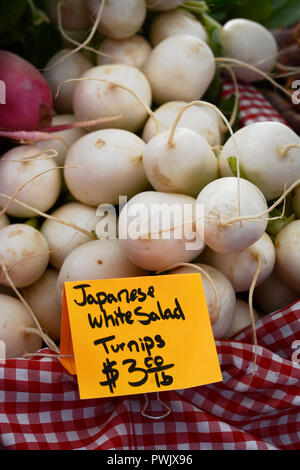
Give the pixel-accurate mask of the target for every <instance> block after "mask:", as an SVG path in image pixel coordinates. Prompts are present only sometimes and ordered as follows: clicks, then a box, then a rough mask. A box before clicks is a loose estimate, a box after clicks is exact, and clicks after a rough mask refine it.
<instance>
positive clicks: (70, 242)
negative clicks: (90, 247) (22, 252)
mask: <svg viewBox="0 0 300 470" xmlns="http://www.w3.org/2000/svg"><path fill="white" fill-rule="evenodd" d="M51 215H52V216H53V217H55V218H57V219H59V220H64V221H66V222H72V223H74V224H75V225H77V226H79V227H81V228H83V229H86V230H92V229H94V230H95V228H96V221H95V217H96V209H95V208H93V207H89V206H86V205H84V204H80V203H78V202H70V203H69V204H65V205H63V206H61V207H59V208H58V209H56V210H55V211H54V212H52V214H51ZM41 233H42V234H43V235H44V237H45V238H46V240H47V242H48V245H49V248H50V250H51V252H50V263H51V265H52V266H53V267H54V268H56V269H60V268H61V266H62V263H63V262H64V260H65V258H66V257H67V256H68V254H69V253H71V251H73V250H74V249H75V248H77V247H78V246H80V245H82V244H83V243H87V242H89V241H90V239H89V238H87V237H86V236H84V235H83V234H82V233H79V232H78V231H76V230H75V229H74V228H72V227H67V226H66V225H62V224H60V223H59V222H56V221H55V220H46V221H45V222H44V223H43V225H42V227H41Z"/></svg>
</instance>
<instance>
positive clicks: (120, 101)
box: [73, 64, 152, 132]
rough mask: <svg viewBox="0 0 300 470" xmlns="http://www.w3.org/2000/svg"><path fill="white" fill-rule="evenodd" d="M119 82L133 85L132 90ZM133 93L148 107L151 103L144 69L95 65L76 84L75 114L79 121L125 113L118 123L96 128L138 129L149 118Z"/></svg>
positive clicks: (122, 65) (149, 89)
mask: <svg viewBox="0 0 300 470" xmlns="http://www.w3.org/2000/svg"><path fill="white" fill-rule="evenodd" d="M106 81H107V82H106ZM118 84H120V85H122V86H123V87H126V88H129V90H131V91H132V93H131V92H130V91H127V90H126V89H124V88H122V87H119V86H118ZM133 94H136V95H137V96H138V98H139V99H140V100H141V101H142V102H143V103H145V104H146V105H147V106H150V105H151V100H152V93H151V88H150V85H149V82H148V80H147V78H146V77H145V75H144V74H143V73H142V72H141V71H140V70H138V69H137V68H135V67H132V66H131V65H125V64H110V65H99V66H98V67H93V68H91V69H90V70H88V71H87V72H86V73H84V74H83V75H82V77H81V81H79V82H78V83H77V85H76V88H75V91H74V96H73V109H74V114H75V116H76V118H77V120H79V121H82V120H90V119H98V118H100V117H109V116H110V117H111V116H122V117H120V119H118V120H116V121H115V122H109V123H107V124H100V125H99V126H97V127H96V128H97V129H103V128H105V127H106V128H107V127H117V128H119V129H125V130H129V131H132V132H135V131H137V130H138V129H140V127H141V126H142V125H143V123H144V121H145V120H146V117H147V111H146V110H145V108H144V107H143V106H142V104H141V103H140V102H139V101H138V99H137V98H136V97H135V96H133ZM94 129H95V128H94Z"/></svg>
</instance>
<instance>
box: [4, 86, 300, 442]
mask: <svg viewBox="0 0 300 470" xmlns="http://www.w3.org/2000/svg"><path fill="white" fill-rule="evenodd" d="M233 91H234V88H233V86H232V84H230V83H228V82H226V83H225V84H224V93H223V96H225V97H228V96H230V94H231V93H232V92H233ZM240 99H241V100H240V107H241V121H242V125H247V124H250V123H252V122H257V121H262V120H275V121H281V122H283V120H282V119H281V118H280V116H279V115H278V114H277V112H276V111H274V109H272V108H271V106H270V105H269V104H268V103H267V102H266V100H265V99H264V98H263V97H262V96H261V95H260V94H259V93H258V92H257V91H256V90H255V88H253V87H252V86H250V87H249V86H244V85H241V86H240ZM256 326H257V337H258V343H259V348H258V351H257V359H256V369H255V375H254V376H253V375H251V372H252V371H253V369H252V368H251V365H253V359H254V347H253V346H252V339H251V331H250V329H249V328H248V329H246V330H244V331H243V332H242V333H240V334H239V335H237V336H236V337H235V339H234V340H230V341H216V345H217V351H218V356H219V361H220V365H221V369H222V374H223V381H222V382H220V383H217V384H212V385H206V386H201V387H195V388H191V389H186V390H177V391H171V392H162V393H160V399H161V400H162V401H163V402H164V403H165V404H166V405H167V406H168V407H170V409H171V413H170V414H169V415H168V416H167V417H165V418H163V419H160V420H157V421H154V420H152V419H149V418H146V417H144V416H142V414H141V411H142V409H143V407H144V403H145V397H144V395H132V396H128V397H116V398H108V399H94V400H80V399H79V394H78V386H77V380H76V377H74V376H70V375H69V374H68V373H67V372H66V371H65V369H64V368H63V367H62V366H61V364H60V362H59V360H58V359H57V358H46V357H43V358H41V357H35V358H33V359H9V360H7V361H6V362H5V363H4V364H0V444H2V445H3V447H4V448H5V449H10V450H11V449H13V450H48V449H50V450H71V449H76V450H86V449H87V450H95V449H100V450H112V449H114V450H223V449H224V450H234V449H236V450H271V449H288V450H296V449H298V450H299V449H300V365H299V364H298V363H297V362H298V358H299V360H300V352H299V354H298V355H297V350H295V349H293V347H295V345H297V343H296V341H300V301H299V302H298V303H296V304H294V305H292V306H290V307H289V308H286V309H284V310H282V311H280V312H276V313H273V314H271V315H268V316H267V317H265V318H263V319H261V320H259V321H258V322H257V324H256ZM298 348H299V346H298ZM299 349H300V348H299ZM42 352H43V353H49V352H51V351H49V350H47V349H45V350H43V351H42ZM292 359H294V361H292ZM148 397H149V399H150V403H149V406H148V407H147V410H146V412H147V414H149V415H151V416H157V415H162V414H163V413H164V412H165V411H166V410H165V409H164V408H163V407H162V405H161V404H160V403H159V401H157V399H156V395H155V394H149V395H148Z"/></svg>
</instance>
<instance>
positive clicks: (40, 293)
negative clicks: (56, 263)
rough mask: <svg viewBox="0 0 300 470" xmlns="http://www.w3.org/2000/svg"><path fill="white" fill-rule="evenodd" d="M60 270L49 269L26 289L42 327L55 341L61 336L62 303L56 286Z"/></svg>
mask: <svg viewBox="0 0 300 470" xmlns="http://www.w3.org/2000/svg"><path fill="white" fill-rule="evenodd" d="M57 279H58V271H55V270H54V269H48V270H47V271H45V273H44V274H43V275H42V277H41V278H40V279H39V280H38V281H37V282H35V283H34V284H32V285H31V286H29V287H26V289H24V297H25V299H26V301H27V302H28V304H29V305H30V307H31V309H32V311H33V313H34V314H35V317H36V318H37V320H38V321H39V324H40V326H41V327H42V329H43V330H44V331H45V333H47V334H48V335H49V336H50V338H51V339H52V340H53V341H58V340H59V338H60V324H61V304H60V302H59V299H58V296H57V291H56V286H57Z"/></svg>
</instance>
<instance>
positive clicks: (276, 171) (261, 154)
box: [219, 121, 300, 200]
mask: <svg viewBox="0 0 300 470" xmlns="http://www.w3.org/2000/svg"><path fill="white" fill-rule="evenodd" d="M299 144H300V138H299V137H298V136H297V134H296V133H295V132H294V131H293V130H292V129H290V128H289V127H288V126H286V125H285V124H282V123H280V122H272V121H269V122H257V123H255V124H249V125H248V126H245V127H243V128H242V129H239V130H238V131H237V132H235V134H234V137H230V138H229V139H228V140H227V142H226V143H225V145H224V147H223V150H222V152H221V154H220V159H219V164H220V172H221V175H222V176H231V175H232V174H233V172H232V169H231V168H230V165H229V163H228V159H229V158H230V157H236V158H237V157H239V163H240V169H241V171H243V174H244V175H245V177H246V178H247V179H249V180H250V181H252V182H253V183H254V184H255V185H256V186H257V187H258V188H259V189H260V190H261V191H262V193H263V194H264V195H265V197H266V198H267V200H272V199H275V198H277V197H279V196H281V194H282V193H283V192H284V188H285V186H287V187H288V186H290V185H291V184H293V183H294V182H296V181H297V180H298V179H299V178H300V148H299ZM237 152H238V153H239V155H236V153H237Z"/></svg>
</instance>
